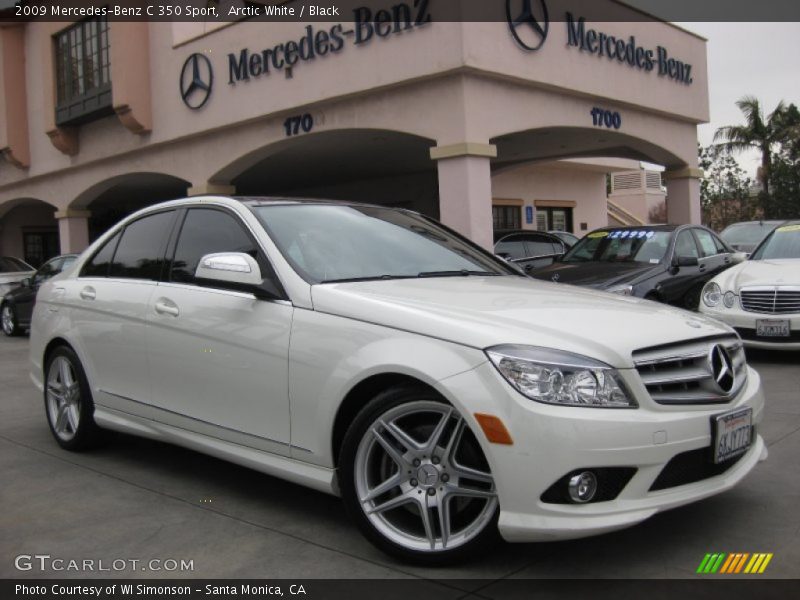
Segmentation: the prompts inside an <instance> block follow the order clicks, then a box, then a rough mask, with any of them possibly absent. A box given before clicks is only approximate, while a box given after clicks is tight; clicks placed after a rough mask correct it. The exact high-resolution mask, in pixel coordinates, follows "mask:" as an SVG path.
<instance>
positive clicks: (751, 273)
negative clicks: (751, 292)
mask: <svg viewBox="0 0 800 600" xmlns="http://www.w3.org/2000/svg"><path fill="white" fill-rule="evenodd" d="M714 281H715V282H716V283H717V284H718V285H719V286H720V287H721V288H722V291H728V290H732V291H739V290H740V289H741V288H743V287H749V286H758V285H800V258H776V259H771V260H747V261H745V262H743V263H740V264H738V265H735V266H733V267H731V268H730V269H728V270H727V271H723V272H722V273H721V274H720V275H718V276H717V277H715V278H714Z"/></svg>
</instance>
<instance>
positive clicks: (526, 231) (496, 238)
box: [494, 229, 556, 242]
mask: <svg viewBox="0 0 800 600" xmlns="http://www.w3.org/2000/svg"><path fill="white" fill-rule="evenodd" d="M521 233H522V234H531V233H535V234H539V235H543V236H545V237H556V236H554V235H553V234H552V233H549V232H547V231H539V230H538V229H498V230H497V231H495V232H494V241H495V242H498V241H499V240H500V239H502V238H504V237H506V236H509V235H517V234H521Z"/></svg>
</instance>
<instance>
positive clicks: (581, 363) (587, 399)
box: [486, 345, 637, 408]
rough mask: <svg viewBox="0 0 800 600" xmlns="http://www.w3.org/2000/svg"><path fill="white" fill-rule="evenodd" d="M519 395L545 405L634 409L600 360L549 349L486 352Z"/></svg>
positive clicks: (614, 374)
mask: <svg viewBox="0 0 800 600" xmlns="http://www.w3.org/2000/svg"><path fill="white" fill-rule="evenodd" d="M486 354H487V355H488V357H489V360H491V361H492V363H493V364H494V366H495V367H497V370H498V371H500V374H501V375H502V376H503V377H504V378H505V380H506V381H508V383H510V384H511V385H512V386H513V387H514V388H515V389H516V390H517V391H518V392H519V393H520V394H522V395H523V396H526V397H527V398H530V399H531V400H536V401H537V402H544V403H547V404H560V405H564V406H584V407H597V408H636V407H637V404H636V401H635V400H634V399H633V398H632V397H630V395H629V394H628V393H627V392H626V390H625V386H624V384H623V383H622V378H621V377H620V375H619V373H618V372H617V371H616V370H615V369H613V368H611V367H610V366H608V365H607V364H605V363H602V362H600V361H597V360H594V359H591V358H588V357H586V356H581V355H579V354H572V353H570V352H563V351H561V350H553V349H550V348H538V347H535V346H514V345H503V346H494V347H492V348H487V349H486Z"/></svg>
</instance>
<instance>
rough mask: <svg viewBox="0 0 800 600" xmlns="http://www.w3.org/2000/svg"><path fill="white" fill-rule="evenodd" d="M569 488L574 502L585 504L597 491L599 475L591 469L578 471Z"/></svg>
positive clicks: (570, 481)
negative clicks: (596, 475)
mask: <svg viewBox="0 0 800 600" xmlns="http://www.w3.org/2000/svg"><path fill="white" fill-rule="evenodd" d="M567 488H568V489H569V497H570V499H571V500H572V501H573V502H577V503H579V504H584V503H586V502H589V501H591V499H592V498H594V495H595V493H596V492H597V477H595V474H594V473H592V472H591V471H584V472H583V473H578V474H577V475H575V476H574V477H572V478H571V479H570V480H569V484H568V486H567Z"/></svg>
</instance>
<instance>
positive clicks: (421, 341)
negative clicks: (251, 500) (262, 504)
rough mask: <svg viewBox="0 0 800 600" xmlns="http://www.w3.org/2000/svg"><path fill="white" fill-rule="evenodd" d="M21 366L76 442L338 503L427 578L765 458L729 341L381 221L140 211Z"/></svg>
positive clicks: (104, 244) (286, 212)
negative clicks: (221, 463)
mask: <svg viewBox="0 0 800 600" xmlns="http://www.w3.org/2000/svg"><path fill="white" fill-rule="evenodd" d="M30 358H31V375H32V379H33V381H34V382H35V384H36V386H37V387H38V388H39V389H40V390H42V393H43V395H44V405H45V412H46V415H47V419H48V422H49V424H50V428H51V429H52V432H53V435H54V436H55V439H56V441H57V442H58V443H59V444H60V445H61V446H62V447H64V448H66V449H68V450H79V449H84V448H87V447H89V446H91V445H92V443H93V442H95V441H96V440H97V439H98V435H99V434H100V432H101V429H111V430H118V431H123V432H127V433H132V434H136V435H142V436H147V437H151V438H155V439H158V440H164V441H168V442H172V443H175V444H180V445H182V446H186V447H189V448H193V449H196V450H199V451H202V452H206V453H208V454H211V455H214V456H217V457H221V458H224V459H227V460H230V461H233V462H235V463H238V464H241V465H245V466H248V467H252V468H253V469H256V470H258V471H262V472H264V473H268V474H271V475H275V476H278V477H282V478H285V479H288V480H290V481H294V482H296V483H299V484H302V485H306V486H309V487H312V488H315V489H318V490H323V491H326V492H329V493H334V494H339V495H341V497H342V499H343V501H344V503H345V505H346V507H347V509H348V512H349V513H350V515H351V516H352V518H353V519H354V521H355V522H356V523H357V524H358V526H359V528H360V529H361V531H362V532H363V533H364V535H365V536H366V537H367V538H369V539H370V540H371V541H372V542H373V543H375V544H376V545H377V546H379V547H380V548H381V549H383V550H384V551H386V552H388V553H390V554H393V555H395V556H397V557H400V558H402V559H405V560H410V561H417V562H423V563H429V564H432V563H437V562H445V561H453V560H457V559H462V558H464V557H465V556H466V555H467V554H469V553H471V552H473V551H474V550H476V549H480V548H482V547H485V545H486V544H487V543H489V542H491V541H493V540H494V539H495V538H497V536H498V533H499V534H500V536H502V537H503V538H505V539H506V540H508V541H546V540H560V539H569V538H577V537H581V536H587V535H592V534H597V533H602V532H606V531H612V530H615V529H619V528H621V527H625V526H629V525H632V524H635V523H638V522H640V521H642V520H644V519H647V518H648V517H650V516H652V515H654V514H655V513H657V512H659V511H662V510H665V509H668V508H672V507H675V506H679V505H682V504H686V503H689V502H693V501H695V500H699V499H701V498H705V497H708V496H710V495H713V494H716V493H718V492H721V491H724V490H727V489H729V488H731V487H732V486H734V485H735V484H736V483H737V482H739V481H740V480H741V479H742V478H743V477H744V476H745V475H746V474H747V473H748V472H749V471H750V470H751V469H752V468H753V467H754V465H755V464H756V463H757V462H758V461H759V459H764V458H765V457H766V454H767V451H766V447H765V445H764V441H763V439H762V438H761V436H759V435H758V432H757V428H758V424H759V422H760V420H761V418H762V414H763V410H764V398H763V394H762V391H761V385H760V380H759V376H758V374H757V373H756V372H755V371H753V370H752V369H750V368H749V367H748V366H747V365H746V363H745V357H744V352H743V349H742V343H741V341H740V339H739V338H738V336H737V335H736V334H735V332H734V331H733V330H732V329H730V328H728V327H727V326H725V325H723V324H721V323H720V322H718V321H715V320H712V319H709V318H706V317H704V316H702V315H697V314H692V313H689V312H686V311H683V310H678V309H673V308H670V307H667V306H664V305H660V304H656V303H653V302H650V301H646V300H639V299H635V298H625V297H618V296H614V295H610V294H606V293H603V292H596V291H591V290H586V289H582V288H577V287H572V286H567V285H559V284H552V283H548V282H539V281H534V280H532V279H529V278H527V277H525V276H524V275H523V274H522V273H520V272H518V271H517V270H516V269H515V268H514V267H512V266H511V265H508V264H507V263H505V262H504V261H503V260H501V259H498V258H496V257H494V256H493V255H491V254H490V253H488V252H485V251H483V250H482V249H480V248H479V247H478V246H476V245H474V244H472V243H471V242H469V241H467V240H466V239H464V238H462V237H461V236H459V235H458V234H456V233H454V232H452V231H450V230H449V229H447V228H445V227H443V226H441V225H439V224H437V223H436V222H435V221H433V220H431V219H428V218H426V217H423V216H421V215H418V214H416V213H413V212H409V211H404V210H397V209H390V208H385V207H379V206H369V205H358V204H348V203H337V202H329V201H298V200H292V199H280V198H240V199H234V198H224V197H200V198H191V199H185V200H177V201H172V202H168V203H164V204H160V205H156V206H152V207H149V208H147V209H144V210H142V211H139V212H138V213H136V214H134V215H131V216H130V217H128V218H127V219H125V220H124V221H123V222H121V223H120V224H119V225H117V226H116V227H114V228H112V229H111V230H110V231H108V232H107V233H106V234H105V235H103V236H102V237H101V238H100V239H98V240H97V241H96V242H95V243H94V244H92V246H91V247H90V248H89V249H88V250H86V252H84V253H83V254H82V255H81V257H80V258H79V259H78V260H77V261H76V263H75V264H74V266H73V267H72V268H71V269H70V270H69V271H67V272H65V273H64V274H62V275H59V276H58V277H56V278H54V279H52V280H50V281H48V282H47V283H45V284H44V285H43V286H42V287H41V289H40V291H39V295H38V298H37V303H36V308H35V312H34V316H33V322H32V330H31V357H30Z"/></svg>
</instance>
